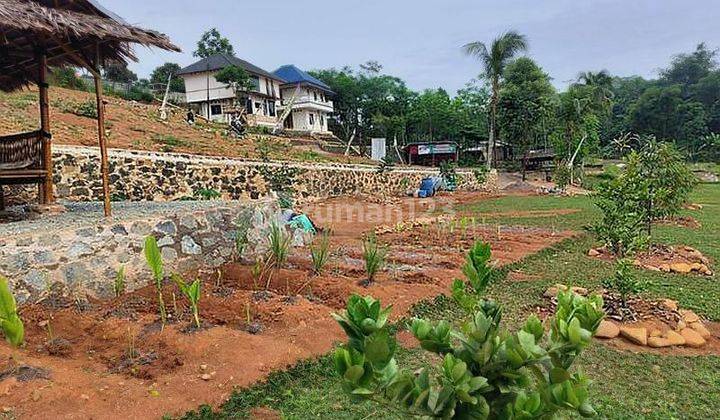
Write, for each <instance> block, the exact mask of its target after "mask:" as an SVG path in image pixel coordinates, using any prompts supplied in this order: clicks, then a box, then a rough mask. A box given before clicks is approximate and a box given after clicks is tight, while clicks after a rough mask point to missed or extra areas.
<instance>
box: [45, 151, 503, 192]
mask: <svg viewBox="0 0 720 420" xmlns="http://www.w3.org/2000/svg"><path fill="white" fill-rule="evenodd" d="M109 159H110V184H111V194H112V196H113V198H114V199H115V200H131V201H140V200H152V201H168V200H177V199H181V198H185V197H192V196H193V195H195V194H197V193H198V192H199V191H201V190H215V191H217V192H219V193H220V194H221V195H222V198H224V199H232V200H235V199H242V198H253V199H256V198H260V197H264V196H266V195H268V193H269V191H270V188H269V186H268V183H267V182H266V179H267V177H266V176H264V174H267V173H268V172H275V171H279V170H283V169H285V170H287V169H289V168H292V169H293V170H295V171H297V173H298V174H297V176H296V182H295V185H294V187H295V190H296V192H297V197H298V199H314V198H325V197H332V196H339V195H345V194H356V193H364V194H380V195H399V194H402V193H404V192H405V191H406V190H407V189H408V188H416V187H417V186H418V185H419V184H420V180H421V179H422V178H424V177H427V176H430V175H437V174H438V172H437V170H433V169H430V168H398V169H395V170H393V171H391V172H389V173H383V174H378V173H377V167H375V166H372V165H345V164H311V163H301V162H297V163H296V162H259V161H251V160H242V159H229V158H220V157H206V156H199V155H187V154H177V153H154V152H136V151H128V150H110V152H109ZM54 161H55V185H56V195H57V197H58V198H60V199H66V200H70V201H95V200H100V199H101V198H102V184H101V180H100V175H99V172H100V170H99V151H98V149H97V148H89V147H75V146H57V147H55V148H54ZM487 178H488V179H487V181H486V182H484V183H479V182H478V180H477V179H476V177H475V174H474V173H473V172H472V171H463V170H460V171H458V182H457V184H458V188H459V189H465V190H483V189H485V190H492V189H495V188H496V185H497V177H496V174H494V173H493V174H491V175H490V176H488V177H487Z"/></svg>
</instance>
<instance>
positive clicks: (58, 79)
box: [49, 67, 88, 90]
mask: <svg viewBox="0 0 720 420" xmlns="http://www.w3.org/2000/svg"><path fill="white" fill-rule="evenodd" d="M49 79H50V84H52V85H55V86H59V87H63V88H67V89H74V90H88V85H87V83H85V81H84V80H83V79H82V78H80V77H78V75H77V72H76V70H75V68H73V67H55V68H53V69H52V70H51V71H50V77H49Z"/></svg>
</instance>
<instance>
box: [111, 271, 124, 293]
mask: <svg viewBox="0 0 720 420" xmlns="http://www.w3.org/2000/svg"><path fill="white" fill-rule="evenodd" d="M125 287H126V286H125V266H124V265H121V266H120V268H118V270H117V272H116V273H115V284H114V285H113V291H114V292H115V297H120V296H122V294H123V293H125Z"/></svg>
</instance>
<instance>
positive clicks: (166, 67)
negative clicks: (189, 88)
mask: <svg viewBox="0 0 720 420" xmlns="http://www.w3.org/2000/svg"><path fill="white" fill-rule="evenodd" d="M179 71H180V65H179V64H177V63H165V64H163V65H162V66H159V67H156V68H155V70H153V72H152V74H151V75H150V83H152V84H154V85H163V86H164V85H165V84H166V83H167V82H168V79H170V90H171V91H173V92H185V83H184V82H183V80H182V78H180V77H178V76H177V74H178V72H179Z"/></svg>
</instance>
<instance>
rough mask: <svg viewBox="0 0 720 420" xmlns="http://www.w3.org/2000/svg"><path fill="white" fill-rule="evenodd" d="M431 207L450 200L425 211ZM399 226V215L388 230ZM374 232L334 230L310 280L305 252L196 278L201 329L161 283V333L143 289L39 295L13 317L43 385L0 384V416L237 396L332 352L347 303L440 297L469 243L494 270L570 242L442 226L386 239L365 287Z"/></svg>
mask: <svg viewBox="0 0 720 420" xmlns="http://www.w3.org/2000/svg"><path fill="white" fill-rule="evenodd" d="M440 200H448V199H447V198H438V199H436V201H435V202H433V201H429V202H426V203H435V204H437V203H438V202H439V201H440ZM409 205H411V203H410V202H409V201H403V202H402V203H401V204H399V205H396V204H391V205H386V207H388V206H394V207H400V209H401V210H402V209H407V207H403V206H409ZM361 206H366V207H367V206H376V205H374V204H361ZM373 208H374V207H373ZM315 209H317V206H316V207H313V208H309V209H308V213H309V214H311V215H312V212H313V211H314V210H315ZM384 209H385V210H387V208H384ZM360 210H361V213H362V211H367V208H361V209H360ZM396 210H397V209H396ZM404 214H405V215H406V214H407V213H404ZM402 217H404V216H403V213H402V212H401V213H398V216H397V217H396V218H395V219H392V220H391V221H392V222H393V223H396V222H397V221H401V220H403V219H402ZM377 224H378V223H377V222H372V221H367V220H360V219H358V218H357V217H356V216H352V217H351V218H350V219H349V220H344V221H339V222H336V223H333V224H332V225H331V227H332V228H333V229H334V235H333V237H332V242H331V244H332V245H331V248H332V251H333V253H332V258H331V262H330V264H329V266H328V267H327V268H326V270H325V272H324V274H322V275H320V276H312V275H311V274H310V272H311V264H310V261H309V255H308V254H309V253H308V251H307V250H306V249H296V250H294V251H293V254H292V256H291V258H290V260H289V261H288V263H287V264H286V265H285V267H284V268H283V269H280V270H277V271H275V272H274V273H273V274H272V277H270V278H269V281H268V277H265V278H263V279H262V280H254V276H253V273H252V267H251V266H248V265H237V264H231V265H226V266H224V267H223V268H222V269H221V270H220V272H219V273H220V274H219V275H218V273H216V272H213V273H200V274H199V275H200V276H201V277H202V279H203V286H202V298H201V300H200V317H201V319H202V325H201V328H199V329H197V328H194V327H192V326H191V319H192V318H191V313H190V311H189V308H188V305H187V304H186V301H185V300H184V299H183V298H182V297H181V294H180V293H179V291H178V289H177V288H176V286H175V285H173V284H171V283H169V282H168V283H166V284H165V286H164V296H165V302H166V307H167V311H168V315H169V318H168V319H169V322H168V325H167V326H165V328H164V330H162V331H161V325H160V323H159V322H158V316H157V300H156V292H155V289H154V287H153V286H147V287H145V288H141V289H139V290H136V291H133V292H131V293H127V294H124V295H122V296H120V297H118V298H116V299H113V300H109V301H100V300H93V299H90V300H85V299H79V298H78V297H76V296H73V295H71V294H67V293H64V292H63V290H54V291H49V295H48V296H47V297H46V299H44V300H43V301H42V302H40V303H35V304H31V305H25V306H23V307H22V308H21V317H22V318H23V320H24V321H25V326H26V341H27V344H26V345H25V347H24V348H23V349H22V350H20V351H19V352H17V354H16V357H17V359H18V360H19V361H20V362H21V363H22V364H24V365H30V366H33V367H35V368H39V369H44V370H46V371H47V372H48V375H47V376H48V377H49V378H50V379H42V377H41V378H39V379H36V380H31V381H28V382H22V381H18V380H17V379H16V378H14V377H8V378H6V379H5V380H3V381H2V382H0V395H2V403H1V404H0V408H2V407H4V408H7V409H8V410H9V411H11V412H12V413H13V415H15V416H17V417H23V416H27V415H31V414H32V413H43V415H44V416H46V417H66V416H68V415H72V416H75V417H81V418H88V417H118V416H123V417H128V418H147V417H155V418H157V417H160V416H162V415H163V414H173V415H176V414H181V413H184V412H185V411H187V410H188V409H193V408H195V407H197V406H198V405H200V404H202V403H209V404H218V403H220V402H222V401H225V400H226V399H227V398H228V397H229V395H230V393H231V391H232V389H233V387H235V386H248V385H250V384H252V383H254V382H256V381H258V380H260V379H262V378H263V377H265V376H266V375H267V374H268V373H269V372H270V371H272V370H277V369H283V368H285V367H287V366H289V365H292V364H295V363H296V362H297V361H299V360H301V359H305V358H309V357H315V356H318V355H321V354H325V353H327V352H328V351H329V350H331V349H332V346H333V344H334V343H336V342H338V341H341V340H343V338H344V335H343V333H342V331H341V330H340V328H339V327H338V325H337V323H335V321H333V320H332V318H331V317H330V316H329V313H330V312H333V311H336V310H338V309H340V308H342V307H344V305H345V301H346V299H347V297H348V296H349V295H350V294H352V293H360V294H370V295H373V296H374V297H376V298H378V299H380V300H381V301H382V302H383V304H392V305H393V307H394V310H393V318H392V319H393V320H397V319H399V318H400V317H403V316H405V315H406V314H407V313H408V310H409V309H410V308H411V307H412V305H413V304H415V303H416V302H418V301H420V300H423V299H426V298H430V297H434V296H437V295H439V294H443V293H447V291H448V287H449V284H450V282H451V281H452V279H453V278H454V277H458V276H459V275H460V269H459V268H460V265H461V264H462V262H463V254H462V253H464V252H466V251H467V247H468V246H469V245H470V244H471V243H472V242H474V241H475V240H485V241H488V242H490V244H491V245H492V247H493V257H494V259H495V260H496V263H497V264H498V265H500V264H506V263H510V262H514V261H517V260H519V259H521V258H523V257H524V256H526V255H528V254H530V253H533V252H537V251H539V250H541V249H543V248H545V247H547V246H550V245H552V244H554V243H557V242H558V241H560V240H562V239H564V238H566V237H568V236H570V235H571V233H570V232H565V233H554V232H550V231H545V230H542V229H525V228H506V227H502V228H500V229H499V230H498V229H497V227H494V226H493V227H491V226H484V225H476V226H473V227H468V228H467V229H465V230H459V229H453V231H452V232H451V231H450V229H449V226H448V225H445V224H443V225H437V226H435V227H432V228H429V229H427V230H425V229H424V227H418V228H413V229H408V230H405V231H402V232H394V233H388V234H385V235H381V236H380V237H379V242H380V243H381V244H386V245H388V247H389V254H388V267H387V269H386V270H384V271H382V272H381V273H380V274H379V275H378V277H377V278H376V280H375V282H373V283H371V284H370V285H369V286H368V287H365V286H363V285H362V284H363V280H365V279H366V276H365V273H364V269H363V260H362V256H361V255H362V249H361V241H360V238H361V236H362V235H363V234H364V233H365V232H367V230H369V229H373V228H374V226H376V225H377ZM435 228H437V229H440V230H434V229H435ZM185 274H186V275H187V278H192V275H193V274H194V273H185ZM173 294H174V295H175V298H174V299H173V297H172V296H173ZM248 313H249V318H248ZM12 353H13V350H11V349H10V348H9V347H8V346H7V345H5V344H4V343H3V344H0V358H1V359H0V360H2V363H1V365H2V366H0V371H4V370H5V367H9V364H10V362H9V360H10V359H9V357H10V355H11V354H12Z"/></svg>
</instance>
